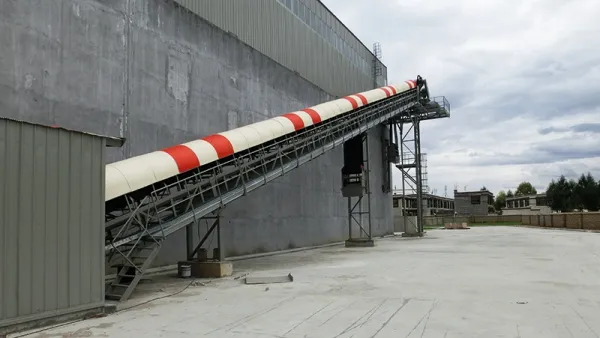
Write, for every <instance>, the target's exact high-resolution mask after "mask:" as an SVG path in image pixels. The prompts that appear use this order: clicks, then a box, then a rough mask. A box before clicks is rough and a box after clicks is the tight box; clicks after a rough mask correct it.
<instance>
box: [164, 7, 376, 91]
mask: <svg viewBox="0 0 600 338" xmlns="http://www.w3.org/2000/svg"><path fill="white" fill-rule="evenodd" d="M175 1H176V2H178V3H180V4H181V5H182V6H184V7H185V8H187V9H189V10H191V11H192V12H194V13H196V14H198V15H199V16H201V17H203V18H204V19H206V20H208V21H210V22H211V23H213V24H214V25H216V26H218V27H219V28H221V29H223V30H225V31H228V32H230V33H232V34H234V35H236V36H237V37H238V38H239V39H240V40H242V41H243V42H245V43H247V44H248V45H250V46H252V47H253V48H254V49H256V50H258V51H260V52H261V53H263V54H265V55H267V56H269V57H270V58H272V59H274V60H275V61H277V62H279V63H280V64H282V65H283V66H285V67H287V68H289V69H291V70H294V71H297V72H298V73H299V74H300V75H301V76H303V77H304V78H306V79H307V80H309V81H310V82H312V83H314V84H315V85H317V86H319V87H320V88H322V89H323V90H325V91H326V92H328V93H330V94H333V95H337V96H343V95H348V94H350V93H355V92H358V91H363V90H367V89H370V88H373V87H374V86H375V81H374V79H373V74H374V72H373V60H374V56H373V54H372V53H371V51H370V50H369V49H368V48H367V47H365V46H364V45H363V44H362V43H361V42H360V41H359V40H358V39H357V38H356V37H355V36H354V35H352V33H351V32H350V31H349V30H348V29H347V28H346V27H345V26H344V25H343V24H342V23H341V22H340V21H339V20H338V19H337V18H336V17H335V16H334V15H333V14H332V13H331V12H329V10H327V8H326V7H325V6H323V4H322V3H321V2H320V1H318V0H219V1H215V0H175ZM378 62H379V61H378ZM380 64H381V63H380ZM381 66H382V68H383V69H382V71H383V75H384V76H383V77H379V84H378V85H379V86H382V85H385V80H386V78H387V69H385V66H383V65H381Z"/></svg>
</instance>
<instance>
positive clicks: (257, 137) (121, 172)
mask: <svg viewBox="0 0 600 338" xmlns="http://www.w3.org/2000/svg"><path fill="white" fill-rule="evenodd" d="M416 85H417V84H416V81H414V80H408V81H405V82H404V83H402V84H400V85H393V86H386V87H381V88H376V89H373V90H369V91H366V92H362V93H358V94H354V95H350V96H346V97H344V98H341V99H337V100H333V101H329V102H325V103H321V104H318V105H316V106H314V107H310V108H306V109H303V110H301V111H296V112H292V113H287V114H284V115H281V116H277V117H274V118H271V119H268V120H265V121H261V122H256V123H253V124H250V125H247V126H244V127H240V128H236V129H232V130H228V131H225V132H222V133H218V134H213V135H209V136H206V137H204V138H202V139H200V140H195V141H191V142H187V143H184V144H179V145H176V146H172V147H169V148H165V149H162V150H158V151H154V152H151V153H147V154H144V155H140V156H135V157H131V158H128V159H125V160H122V161H118V162H114V163H110V164H107V165H106V194H105V200H106V201H109V200H112V199H114V198H116V197H119V196H122V195H125V194H128V193H130V192H133V191H136V190H138V189H141V188H144V187H147V186H150V185H151V184H154V183H157V182H160V181H162V180H165V179H167V178H170V177H173V176H176V175H178V174H181V173H184V172H186V171H189V170H192V169H195V168H198V167H200V166H202V165H206V164H208V163H211V162H213V161H216V160H218V159H221V158H224V157H227V156H230V155H232V154H234V153H236V152H240V151H244V150H246V149H249V148H252V147H254V146H257V145H259V144H261V143H265V142H268V141H270V140H273V139H275V138H278V137H280V136H283V135H286V134H289V133H293V132H295V131H298V130H300V129H302V128H306V127H308V126H311V125H313V124H317V123H319V122H322V121H325V120H327V119H330V118H332V117H335V116H338V115H340V114H344V113H347V112H349V111H352V110H354V109H357V108H360V107H362V106H364V105H366V104H369V103H373V102H376V101H379V100H382V99H385V98H387V97H390V96H393V95H396V94H399V93H401V92H404V91H407V90H409V89H412V88H415V87H416Z"/></svg>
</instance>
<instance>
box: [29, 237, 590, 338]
mask: <svg viewBox="0 0 600 338" xmlns="http://www.w3.org/2000/svg"><path fill="white" fill-rule="evenodd" d="M234 267H235V270H236V271H235V272H234V277H235V276H240V275H242V274H244V273H250V274H251V275H264V276H267V275H269V276H270V275H287V274H288V273H292V274H293V276H294V281H293V282H292V283H285V284H270V285H244V284H242V281H243V278H238V279H237V280H236V279H234V278H228V279H225V280H219V281H211V282H208V283H204V284H197V283H195V284H196V285H194V286H190V287H189V288H187V289H186V290H185V291H183V292H181V293H179V294H177V295H174V296H171V297H168V298H163V299H159V300H156V301H154V302H151V303H147V304H142V305H139V306H137V307H134V308H131V309H129V310H123V311H121V312H118V313H116V314H113V315H110V316H107V317H105V318H98V319H91V320H86V321H81V322H78V323H74V324H69V325H65V326H62V327H58V328H55V329H51V330H47V331H43V332H40V333H36V334H32V335H30V337H128V338H131V337H205V336H206V337H219V338H221V337H223V338H225V337H290V338H293V337H319V338H321V337H336V338H337V337H356V338H359V337H394V338H395V337H436V338H437V337H447V338H450V337H486V338H487V337H544V338H550V337H561V338H563V337H599V335H600V321H599V320H598V318H599V317H598V314H599V313H600V235H598V234H594V233H584V232H574V231H562V230H548V229H532V228H517V227H475V228H472V229H470V230H433V231H429V232H428V234H427V235H426V237H424V238H415V239H406V238H400V237H395V238H389V239H380V240H377V242H376V247H374V248H363V249H346V248H344V247H342V246H338V247H329V248H322V249H317V250H310V251H303V252H296V253H291V254H286V255H278V256H270V257H264V258H258V259H252V260H246V261H238V262H235V266H234ZM189 282H190V281H189V280H186V281H183V280H174V279H172V280H170V281H168V282H167V281H165V280H161V281H159V282H153V283H148V284H146V285H144V286H143V288H142V289H143V290H146V291H145V292H142V293H138V294H137V296H136V299H132V300H131V302H128V304H124V305H123V306H125V307H126V306H131V304H135V303H136V302H137V303H139V302H140V301H141V300H144V299H150V298H155V297H157V296H162V295H167V294H169V293H172V292H174V291H178V290H181V289H182V288H183V287H185V286H186V285H188V284H189ZM152 288H155V291H154V292H149V291H151V290H152Z"/></svg>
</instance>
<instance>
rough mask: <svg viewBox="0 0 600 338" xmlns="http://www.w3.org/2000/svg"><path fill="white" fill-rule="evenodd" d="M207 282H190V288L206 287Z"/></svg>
mask: <svg viewBox="0 0 600 338" xmlns="http://www.w3.org/2000/svg"><path fill="white" fill-rule="evenodd" d="M208 283H209V282H201V281H199V280H195V281H193V282H192V284H191V286H206V284H208Z"/></svg>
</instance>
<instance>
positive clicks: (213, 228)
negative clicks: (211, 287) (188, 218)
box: [186, 209, 225, 261]
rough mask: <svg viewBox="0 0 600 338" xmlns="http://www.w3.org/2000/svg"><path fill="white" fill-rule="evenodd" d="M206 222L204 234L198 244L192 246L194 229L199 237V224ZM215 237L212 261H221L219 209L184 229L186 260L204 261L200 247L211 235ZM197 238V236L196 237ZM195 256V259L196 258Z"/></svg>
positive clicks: (222, 258)
mask: <svg viewBox="0 0 600 338" xmlns="http://www.w3.org/2000/svg"><path fill="white" fill-rule="evenodd" d="M202 221H206V228H207V229H206V233H205V234H204V236H203V237H202V238H201V239H200V242H199V243H198V244H197V245H196V246H194V228H197V229H198V235H200V233H199V232H200V226H201V222H202ZM215 233H216V235H217V243H216V245H215V248H214V251H213V257H212V258H213V260H216V261H222V260H224V259H225V257H224V250H223V241H222V239H223V237H222V236H221V209H218V210H217V211H216V212H213V213H212V215H207V216H204V217H201V218H199V219H197V220H195V221H194V222H193V223H192V224H190V225H188V226H187V228H186V242H187V246H186V247H187V260H188V261H192V260H194V259H200V260H204V259H205V258H206V257H203V255H201V252H202V246H203V245H204V244H206V241H207V240H208V239H209V238H210V237H211V235H214V234H215ZM198 237H199V236H198ZM196 256H197V257H196Z"/></svg>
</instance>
